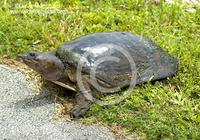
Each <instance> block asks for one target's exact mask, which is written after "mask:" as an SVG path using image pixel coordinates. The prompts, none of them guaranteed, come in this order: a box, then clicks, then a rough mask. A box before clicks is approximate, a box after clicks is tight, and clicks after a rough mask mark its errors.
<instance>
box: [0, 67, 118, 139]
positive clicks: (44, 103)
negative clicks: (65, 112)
mask: <svg viewBox="0 0 200 140" xmlns="http://www.w3.org/2000/svg"><path fill="white" fill-rule="evenodd" d="M33 86H34V85H33V82H30V81H27V80H26V78H25V76H24V75H23V74H22V73H21V72H20V71H19V70H17V69H15V68H14V67H9V66H7V65H1V64H0V99H1V100H0V139H23V140H26V139H31V140H36V139H59V140H62V139H65V140H115V139H116V138H115V135H114V133H113V132H111V131H109V129H108V128H105V127H98V126H90V125H85V124H83V125H80V124H79V123H75V122H68V121H66V120H65V119H62V118H60V119H58V120H55V119H53V116H54V115H55V104H54V103H55V98H54V97H53V96H51V95H50V94H49V93H45V92H44V93H40V94H42V96H40V95H38V96H36V97H35V98H34V100H33V101H31V100H30V99H29V98H30V97H33V96H34V95H35V94H38V93H37V92H36V91H34V90H33Z"/></svg>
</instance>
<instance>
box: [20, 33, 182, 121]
mask: <svg viewBox="0 0 200 140" xmlns="http://www.w3.org/2000/svg"><path fill="white" fill-rule="evenodd" d="M18 57H19V58H21V59H22V61H23V62H24V63H25V64H26V65H28V66H29V67H30V68H32V69H33V70H35V71H36V72H38V73H39V74H41V76H43V77H44V78H45V79H46V80H49V81H52V82H54V83H56V84H59V85H61V86H64V87H66V88H68V89H71V90H74V91H76V105H75V106H74V107H73V108H72V109H71V110H70V113H69V114H70V117H71V118H82V117H84V114H85V113H86V112H87V111H88V110H89V109H90V107H91V103H92V102H93V99H96V98H98V97H99V96H101V95H102V94H105V93H109V92H115V90H113V91H110V90H109V89H115V88H116V87H117V89H118V90H122V89H123V88H124V87H127V86H129V85H131V84H133V82H131V81H132V80H133V79H134V80H135V84H139V83H144V82H147V81H148V80H149V81H155V80H160V79H163V78H166V77H168V76H171V75H173V74H174V73H175V72H176V70H177V68H178V64H179V59H178V58H176V57H173V56H171V55H170V54H168V53H167V52H165V51H164V50H163V49H162V48H161V47H160V46H159V45H158V44H157V43H155V42H154V41H152V40H151V39H149V38H147V37H145V36H143V35H139V34H135V33H131V32H124V31H110V32H96V33H90V34H87V35H83V36H80V37H78V38H75V39H73V40H71V41H68V42H65V43H63V44H61V45H59V46H58V47H57V49H56V50H52V51H49V52H46V53H43V52H36V51H28V52H27V53H25V54H20V55H18ZM133 63H134V65H132V64H133ZM132 66H133V67H132ZM133 71H134V72H133ZM133 77H134V78H133ZM134 80H133V81H134ZM80 81H81V83H82V86H83V87H82V86H80V84H79V83H80ZM94 81H95V82H94ZM98 87H102V88H98ZM86 93H87V94H86ZM86 95H90V96H91V97H93V98H89V96H86Z"/></svg>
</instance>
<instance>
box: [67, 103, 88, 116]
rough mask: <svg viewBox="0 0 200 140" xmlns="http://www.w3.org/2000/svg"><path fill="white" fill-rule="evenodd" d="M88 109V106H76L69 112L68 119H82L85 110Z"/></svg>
mask: <svg viewBox="0 0 200 140" xmlns="http://www.w3.org/2000/svg"><path fill="white" fill-rule="evenodd" d="M89 108H90V105H89V106H86V107H80V106H78V105H75V106H74V107H73V108H72V109H71V110H70V118H77V119H79V118H83V117H84V114H85V113H86V112H87V110H88V109H89Z"/></svg>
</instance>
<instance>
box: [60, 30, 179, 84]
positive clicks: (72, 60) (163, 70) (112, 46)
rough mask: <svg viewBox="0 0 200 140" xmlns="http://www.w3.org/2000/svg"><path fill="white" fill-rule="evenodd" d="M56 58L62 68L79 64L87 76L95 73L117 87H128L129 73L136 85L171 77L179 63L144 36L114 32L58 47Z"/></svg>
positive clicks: (99, 34)
mask: <svg viewBox="0 0 200 140" xmlns="http://www.w3.org/2000/svg"><path fill="white" fill-rule="evenodd" d="M130 56H131V58H130ZM57 57H58V58H60V59H61V61H62V62H63V63H64V64H65V66H75V67H77V66H79V64H80V63H81V64H82V67H83V69H84V70H85V71H87V72H88V73H90V72H91V71H93V72H94V71H95V76H96V77H99V78H101V79H103V80H104V81H106V82H108V83H111V84H113V85H120V86H121V87H123V86H126V85H129V84H130V80H131V77H132V76H133V71H134V72H135V71H137V74H136V75H137V79H136V83H142V82H146V81H147V80H149V79H151V80H158V79H162V78H165V77H167V76H170V75H172V74H173V73H174V72H175V71H176V69H177V67H178V62H179V60H178V59H177V58H175V57H173V56H171V55H169V54H167V53H166V52H165V51H164V50H163V49H162V48H161V47H160V46H159V45H157V44H156V43H155V42H153V41H152V40H150V39H148V38H146V37H144V36H141V35H138V34H133V33H129V32H116V31H115V32H99V33H92V34H88V35H85V36H81V37H78V38H76V39H74V40H71V41H69V42H66V43H64V44H62V45H59V46H58V48H57ZM133 61H134V62H133ZM130 63H135V66H136V68H135V67H132V66H133V65H132V64H130ZM93 74H94V73H93ZM136 75H134V76H136Z"/></svg>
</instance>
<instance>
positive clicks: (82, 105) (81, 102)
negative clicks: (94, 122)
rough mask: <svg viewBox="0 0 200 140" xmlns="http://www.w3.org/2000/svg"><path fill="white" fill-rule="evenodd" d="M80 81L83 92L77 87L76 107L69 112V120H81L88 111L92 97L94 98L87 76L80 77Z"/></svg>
mask: <svg viewBox="0 0 200 140" xmlns="http://www.w3.org/2000/svg"><path fill="white" fill-rule="evenodd" d="M82 81H83V85H84V88H85V91H83V89H81V88H79V87H78V85H77V88H76V89H77V93H76V105H75V106H74V107H73V108H72V109H71V111H70V117H71V118H83V116H84V114H85V113H86V112H87V111H88V110H89V109H90V106H91V102H92V99H93V96H94V98H95V97H96V96H95V95H92V92H91V84H90V79H89V78H88V76H87V75H85V76H83V77H82ZM94 93H95V92H94Z"/></svg>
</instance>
